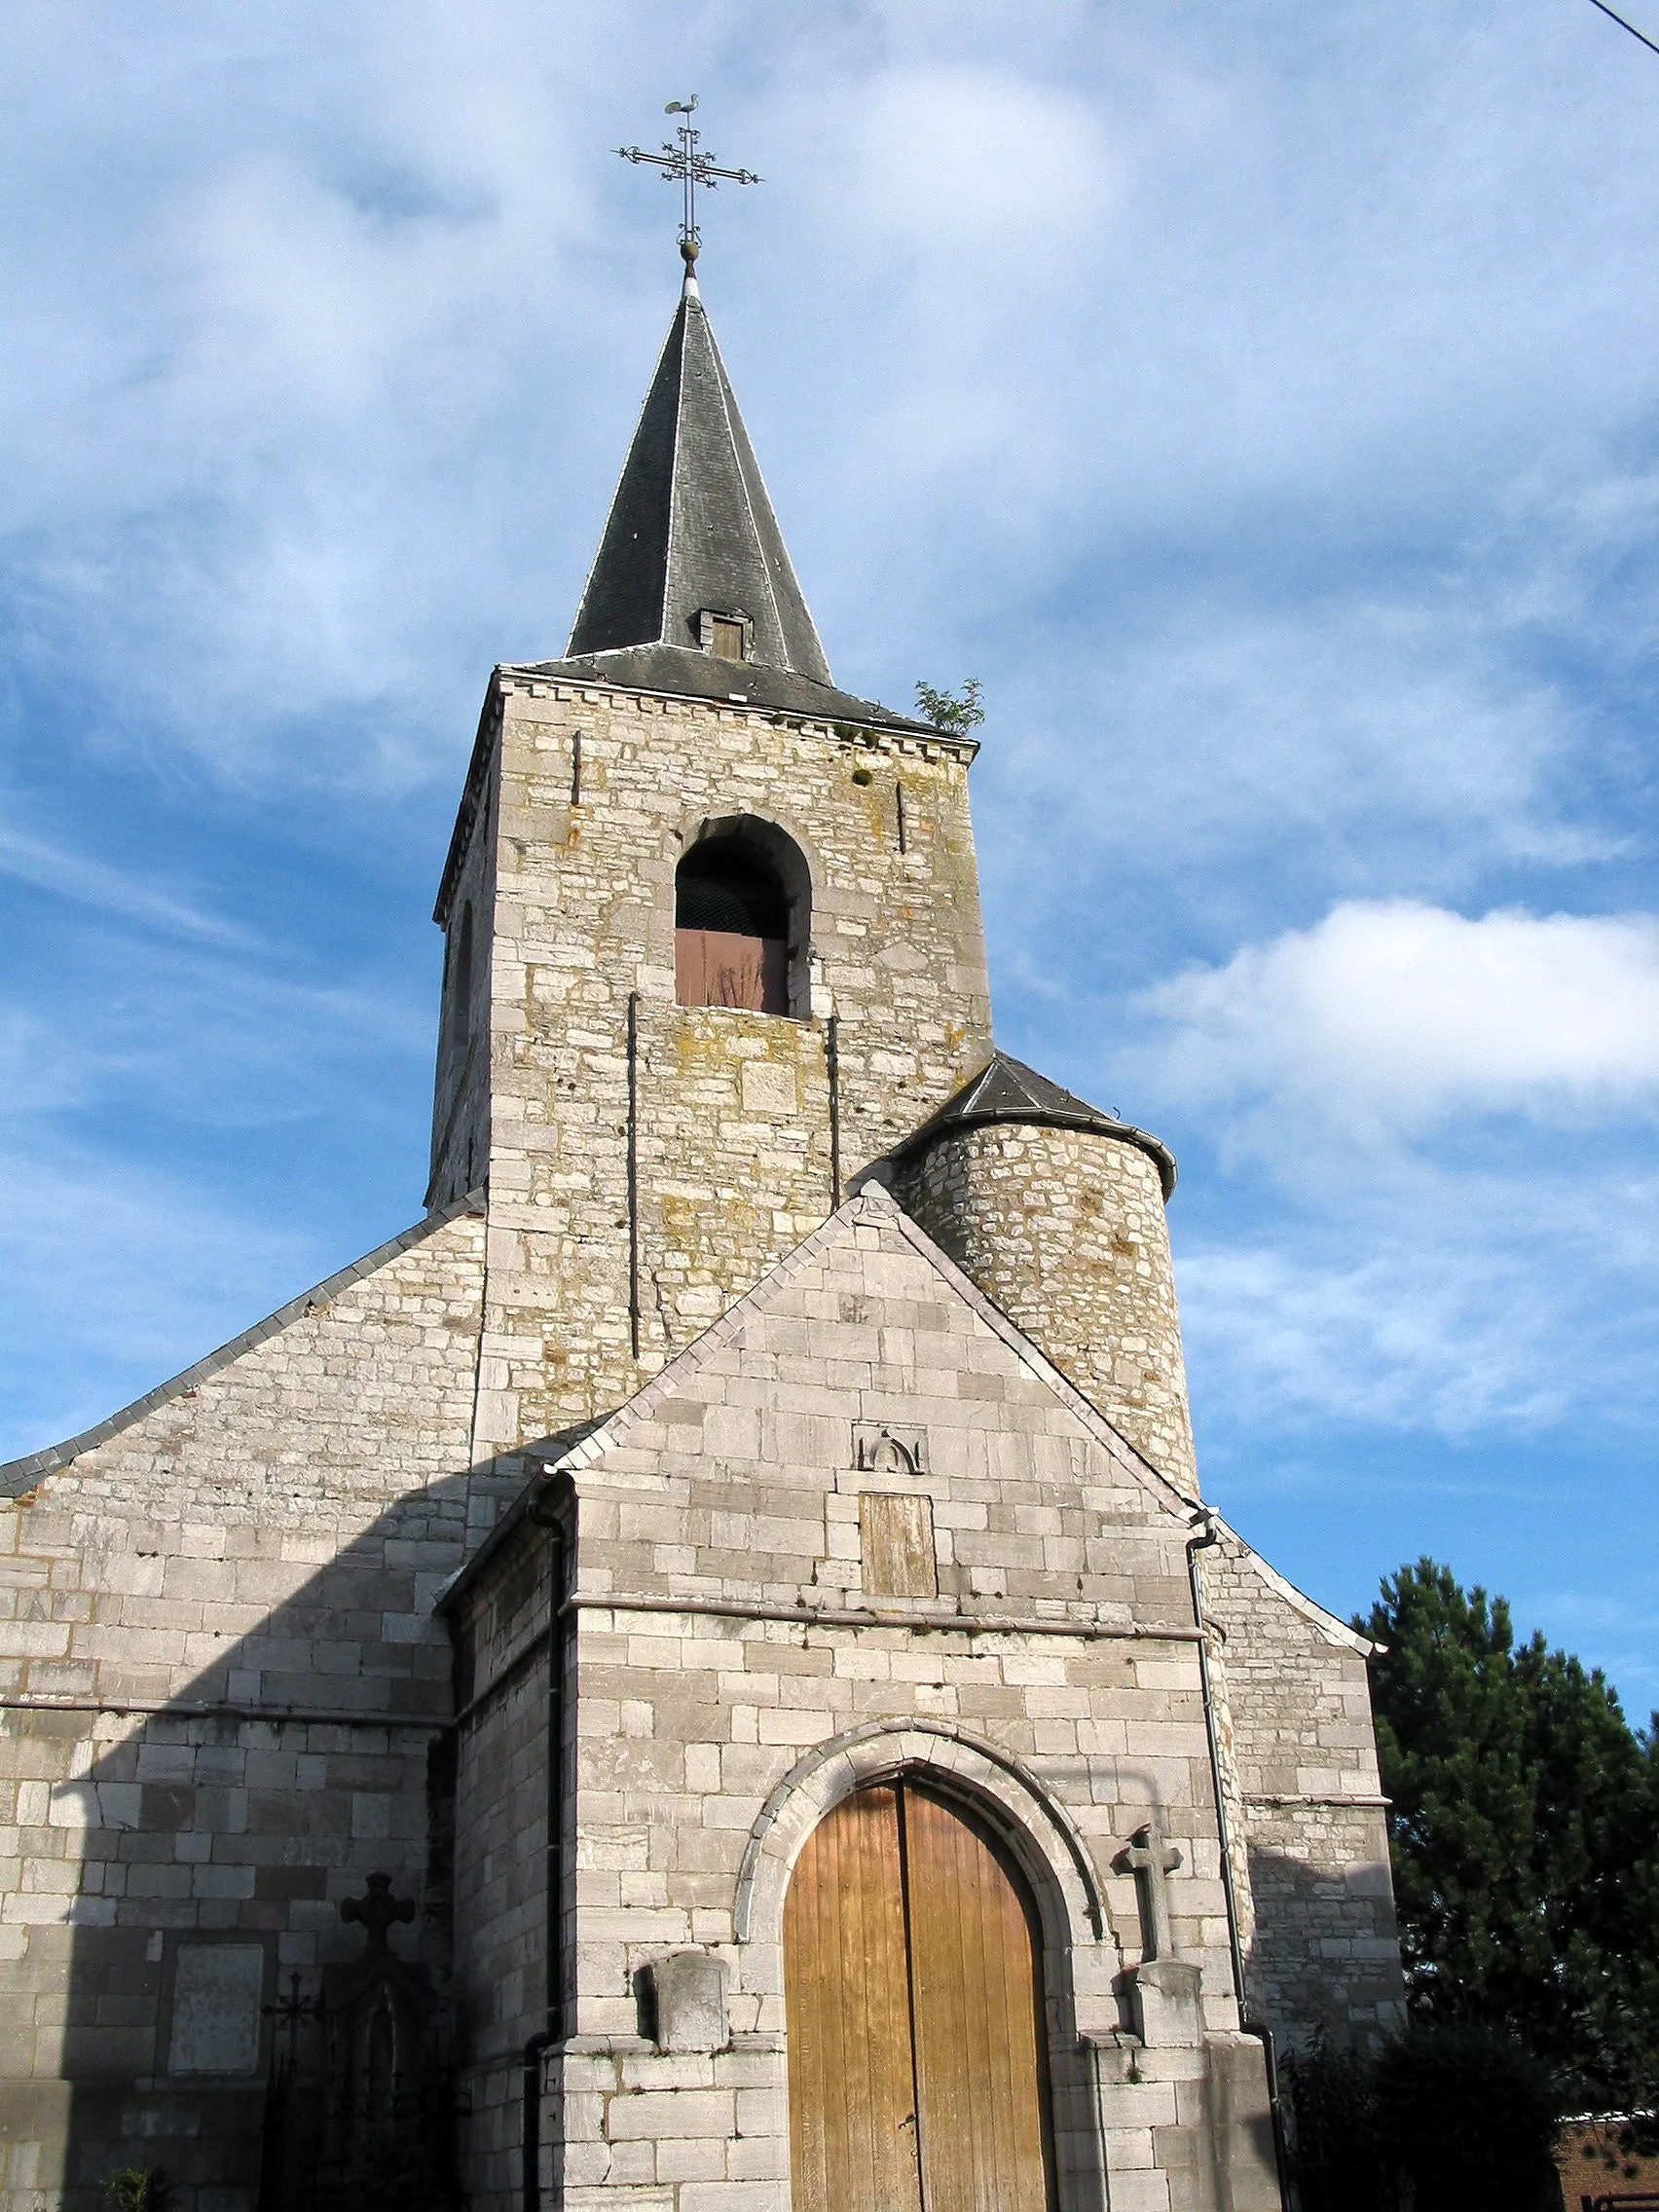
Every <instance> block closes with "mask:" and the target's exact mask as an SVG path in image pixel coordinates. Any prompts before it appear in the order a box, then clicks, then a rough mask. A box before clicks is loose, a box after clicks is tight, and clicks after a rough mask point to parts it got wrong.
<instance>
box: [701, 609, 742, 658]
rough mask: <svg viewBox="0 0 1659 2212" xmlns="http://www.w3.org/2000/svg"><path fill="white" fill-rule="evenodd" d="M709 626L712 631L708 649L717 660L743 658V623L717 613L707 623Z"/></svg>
mask: <svg viewBox="0 0 1659 2212" xmlns="http://www.w3.org/2000/svg"><path fill="white" fill-rule="evenodd" d="M709 628H710V630H711V632H712V633H713V635H712V636H711V638H710V641H709V650H710V651H711V652H712V653H713V654H714V656H715V658H716V659H717V660H741V659H742V658H743V624H742V623H741V622H733V621H731V620H730V619H729V618H728V617H727V616H725V615H723V614H717V615H716V616H715V618H714V620H713V621H712V622H711V623H710V624H709Z"/></svg>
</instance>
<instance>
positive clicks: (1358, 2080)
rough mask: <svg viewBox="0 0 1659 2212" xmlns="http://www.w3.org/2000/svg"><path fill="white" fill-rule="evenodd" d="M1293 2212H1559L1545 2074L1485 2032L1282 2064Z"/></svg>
mask: <svg viewBox="0 0 1659 2212" xmlns="http://www.w3.org/2000/svg"><path fill="white" fill-rule="evenodd" d="M1284 2078H1285V2084H1286V2087H1287V2089H1288V2091H1289V2098H1290V2107H1291V2115H1292V2120H1293V2123H1294V2128H1295V2157H1296V2171H1297V2179H1298V2182H1299V2184H1300V2187H1301V2192H1302V2202H1303V2212H1561V2185H1560V2182H1559V2180H1558V2179H1557V2175H1556V2167H1555V2160H1554V2158H1553V2157H1552V2155H1551V2154H1552V2146H1553V2144H1554V2141H1555V2134H1556V2127H1557V2121H1558V2117H1559V2113H1560V2099H1559V2094H1558V2090H1557V2086H1556V2083H1555V2079H1554V2077H1553V2076H1552V2074H1551V2072H1550V2069H1549V2068H1548V2067H1547V2066H1546V2065H1545V2064H1544V2063H1543V2061H1542V2060H1540V2059H1538V2058H1536V2057H1535V2056H1534V2055H1533V2054H1532V2053H1531V2052H1530V2051H1529V2050H1527V2049H1526V2048H1525V2047H1524V2046H1522V2045H1521V2044H1519V2043H1517V2042H1516V2041H1515V2040H1514V2038H1513V2037H1511V2036H1507V2035H1504V2034H1502V2033H1501V2032H1500V2031H1498V2030H1495V2029H1492V2028H1484V2027H1439V2026H1434V2025H1427V2026H1414V2027H1410V2028H1408V2029H1407V2030H1406V2031H1405V2033H1404V2034H1403V2035H1399V2036H1396V2037H1394V2038H1392V2039H1391V2040H1390V2041H1388V2042H1387V2043H1384V2044H1383V2045H1381V2046H1377V2047H1375V2048H1373V2049H1370V2050H1366V2051H1352V2050H1334V2049H1332V2048H1331V2046H1329V2045H1328V2044H1327V2043H1325V2042H1323V2041H1316V2042H1314V2043H1313V2044H1312V2045H1310V2046H1309V2047H1308V2048H1307V2049H1305V2050H1302V2051H1298V2052H1294V2053H1292V2054H1291V2055H1290V2056H1289V2057H1288V2058H1287V2059H1286V2061H1285V2066H1284Z"/></svg>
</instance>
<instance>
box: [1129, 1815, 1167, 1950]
mask: <svg viewBox="0 0 1659 2212" xmlns="http://www.w3.org/2000/svg"><path fill="white" fill-rule="evenodd" d="M1118 1863H1119V1864H1120V1865H1121V1866H1127V1867H1130V1868H1132V1869H1133V1872H1134V1876H1135V1887H1136V1888H1137V1889H1138V1890H1139V1891H1140V1892H1141V1895H1142V1899H1143V1900H1144V1901H1143V1905H1142V1919H1143V1921H1144V1923H1145V1925H1144V1927H1143V1930H1142V1935H1143V1937H1144V1940H1145V1945H1146V1956H1147V1957H1148V1958H1149V1959H1172V1958H1174V1957H1175V1956H1176V1951H1175V1938H1174V1936H1173V1935H1172V1934H1171V1932H1170V1927H1169V1885H1168V1882H1167V1880H1166V1879H1165V1877H1166V1876H1167V1875H1170V1874H1173V1873H1174V1871H1175V1869H1176V1867H1178V1866H1179V1865H1180V1864H1181V1863H1182V1860H1181V1854H1180V1853H1179V1852H1178V1851H1177V1850H1176V1849H1175V1847H1174V1845H1173V1844H1166V1843H1165V1842H1164V1840H1163V1833H1162V1830H1161V1828H1160V1827H1159V1825H1158V1823H1157V1822H1156V1821H1148V1823H1147V1824H1146V1825H1145V1827H1142V1828H1136V1830H1135V1833H1134V1840H1133V1841H1132V1843H1131V1844H1130V1845H1129V1847H1128V1849H1127V1850H1126V1851H1123V1852H1120V1854H1119V1856H1118Z"/></svg>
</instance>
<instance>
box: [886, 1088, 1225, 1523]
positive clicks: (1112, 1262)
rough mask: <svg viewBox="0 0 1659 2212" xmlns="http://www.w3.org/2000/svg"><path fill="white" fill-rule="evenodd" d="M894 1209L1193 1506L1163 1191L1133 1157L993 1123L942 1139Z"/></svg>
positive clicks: (1072, 1134) (1188, 1422)
mask: <svg viewBox="0 0 1659 2212" xmlns="http://www.w3.org/2000/svg"><path fill="white" fill-rule="evenodd" d="M898 1190H899V1196H900V1198H902V1200H903V1204H904V1205H905V1206H906V1208H907V1209H908V1210H909V1211H910V1212H911V1213H912V1214H913V1215H914V1216H915V1218H916V1220H918V1221H919V1222H920V1223H921V1225H922V1227H923V1228H924V1229H926V1230H927V1232H928V1234H929V1235H931V1236H934V1237H937V1239H938V1240H939V1242H940V1244H941V1245H942V1246H943V1247H944V1249H945V1250H946V1251H947V1252H948V1253H949V1254H950V1256H951V1258H952V1259H953V1260H955V1261H957V1262H958V1264H959V1265H960V1266H961V1267H963V1268H964V1269H966V1271H967V1272H968V1273H969V1274H970V1275H971V1276H972V1277H973V1278H974V1280H975V1281H976V1282H977V1284H978V1285H979V1287H980V1289H981V1290H983V1291H984V1292H985V1294H986V1296H987V1297H989V1298H992V1299H994V1300H995V1301H996V1303H997V1305H998V1306H1000V1307H1001V1308H1002V1309H1003V1311H1004V1312H1005V1313H1007V1314H1008V1315H1009V1317H1010V1319H1011V1320H1014V1321H1015V1322H1017V1323H1018V1325H1019V1327H1020V1328H1022V1329H1023V1330H1025V1331H1026V1333H1027V1334H1028V1335H1029V1336H1031V1337H1033V1338H1034V1339H1035V1340H1036V1342H1037V1343H1038V1344H1040V1345H1041V1346H1042V1347H1043V1349H1044V1350H1045V1351H1046V1352H1047V1353H1048V1355H1049V1357H1050V1358H1051V1360H1052V1361H1053V1362H1054V1364H1055V1366H1056V1367H1058V1368H1059V1369H1060V1370H1061V1371H1062V1372H1063V1373H1064V1374H1066V1375H1068V1376H1069V1377H1070V1378H1071V1380H1072V1381H1073V1382H1074V1383H1076V1384H1077V1386H1078V1388H1079V1389H1080V1390H1082V1391H1083V1393H1084V1394H1085V1396H1086V1397H1088V1399H1089V1401H1090V1402H1091V1403H1092V1404H1093V1405H1095V1406H1097V1407H1098V1408H1099V1409H1100V1411H1101V1412H1102V1413H1103V1414H1104V1415H1105V1416H1106V1418H1107V1419H1108V1420H1110V1421H1112V1422H1113V1423H1114V1425H1115V1426H1116V1427H1118V1428H1120V1429H1121V1430H1122V1431H1123V1433H1124V1435H1125V1436H1126V1437H1127V1438H1128V1439H1129V1441H1130V1443H1131V1444H1133V1445H1134V1446H1135V1448H1136V1450H1137V1451H1140V1452H1144V1453H1145V1455H1146V1456H1147V1457H1148V1458H1149V1459H1150V1460H1151V1461H1152V1463H1153V1465H1154V1466H1155V1467H1157V1468H1158V1469H1159V1471H1160V1472H1161V1474H1164V1475H1166V1476H1168V1478H1169V1480H1170V1481H1171V1482H1173V1483H1175V1484H1176V1485H1177V1486H1178V1487H1179V1488H1180V1489H1181V1490H1182V1491H1183V1492H1185V1493H1187V1494H1188V1495H1189V1496H1192V1497H1196V1496H1197V1495H1198V1470H1197V1467H1196V1464H1195V1462H1194V1457H1193V1424H1192V1417H1191V1414H1190V1412H1189V1410H1188V1404H1187V1373H1186V1365H1185V1362H1184V1361H1183V1359H1182V1355H1181V1323H1180V1316H1179V1313H1178V1310H1177V1308H1176V1303H1175V1273H1174V1268H1173V1265H1172V1263H1171V1260H1170V1255H1169V1230H1168V1225H1167V1223H1166V1221H1165V1219H1164V1211H1163V1188H1162V1185H1161V1182H1160V1180H1159V1172H1158V1168H1157V1166H1156V1165H1155V1164H1154V1162H1153V1161H1152V1160H1151V1159H1150V1158H1149V1157H1148V1155H1147V1154H1146V1153H1144V1152H1142V1151H1140V1150H1139V1149H1138V1148H1137V1147H1136V1146H1134V1145H1132V1144H1129V1143H1126V1142H1124V1141H1121V1140H1119V1139H1117V1138H1113V1137H1108V1136H1102V1135H1099V1134H1096V1133H1095V1132H1093V1131H1091V1130H1086V1129H1073V1128H1051V1127H1047V1126H1043V1125H1041V1124H1032V1123H1013V1122H996V1123H991V1124H981V1125H978V1126H970V1127H966V1128H963V1129H961V1130H957V1131H954V1132H951V1131H946V1132H945V1133H944V1134H943V1135H941V1136H940V1138H939V1139H938V1140H937V1141H936V1142H934V1143H931V1144H929V1145H928V1146H927V1147H926V1148H925V1149H924V1150H921V1151H920V1152H919V1153H917V1154H914V1155H912V1156H911V1157H910V1158H909V1159H907V1160H906V1161H904V1164H903V1168H902V1170H901V1173H900V1178H899V1184H898Z"/></svg>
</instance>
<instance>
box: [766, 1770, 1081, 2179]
mask: <svg viewBox="0 0 1659 2212" xmlns="http://www.w3.org/2000/svg"><path fill="white" fill-rule="evenodd" d="M1041 1956H1042V1954H1041V1946H1040V1939H1039V1936H1038V1930H1037V1922H1036V1915H1035V1912H1034V1910H1033V1907H1032V1904H1031V1899H1030V1896H1029V1894H1028V1892H1027V1891H1026V1888H1025V1884H1024V1882H1023V1880H1022V1878H1021V1876H1020V1874H1019V1872H1018V1870H1017V1868H1016V1867H1015V1866H1014V1863H1013V1862H1012V1861H1011V1860H1010V1858H1009V1856H1008V1854H1007V1852H1006V1851H1005V1850H1004V1849H1003V1847H1002V1846H1001V1844H1000V1843H998V1842H997V1840H996V1839H995V1837H993V1836H992V1835H991V1833H990V1831H989V1830H988V1829H987V1828H985V1827H983V1826H982V1825H980V1824H979V1823H978V1822H977V1820H975V1819H973V1818H972V1816H971V1815H969V1814H968V1813H966V1812H964V1811H963V1810H962V1809H961V1808H960V1807H958V1806H957V1805H955V1804H952V1803H950V1802H949V1801H948V1800H946V1799H944V1798H942V1797H938V1796H935V1795H934V1794H933V1793H932V1792H931V1791H929V1790H926V1789H922V1788H917V1787H916V1785H915V1784H914V1783H913V1782H910V1781H908V1780H906V1779H901V1780H900V1781H897V1782H889V1783H880V1784H877V1785H876V1786H875V1787H873V1788H868V1789H861V1790H859V1791H857V1792H856V1793H855V1794H854V1795H853V1796H851V1797H847V1798H843V1800H842V1801H841V1803H840V1804H839V1805H837V1806H836V1807H835V1808H834V1809H833V1811H831V1812H830V1814H828V1815H827V1816H826V1818H825V1819H824V1820H823V1821H822V1822H821V1823H820V1824H819V1825H818V1826H817V1827H816V1828H815V1829H814V1830H813V1832H812V1834H811V1835H810V1836H808V1838H807V1840H806V1844H805V1846H804V1848H803V1849H802V1851H801V1855H800V1858H799V1860H798V1861H797V1862H796V1864H795V1868H794V1872H793V1876H792V1877H791V1881H790V1888H789V1895H788V1898H787V1899H786V1900H785V1905H784V1994H785V2005H786V2014H787V2019H788V2025H789V2063H790V2156H791V2193H790V2201H791V2205H792V2208H793V2212H1050V2208H1051V2204H1052V2194H1051V2170H1052V2161H1051V2155H1050V2147H1049V2120H1048V2081H1047V2067H1046V2063H1045V2054H1046V2040H1047V2039H1046V2036H1045V2032H1044V2026H1043V1988H1042V1967H1041Z"/></svg>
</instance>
